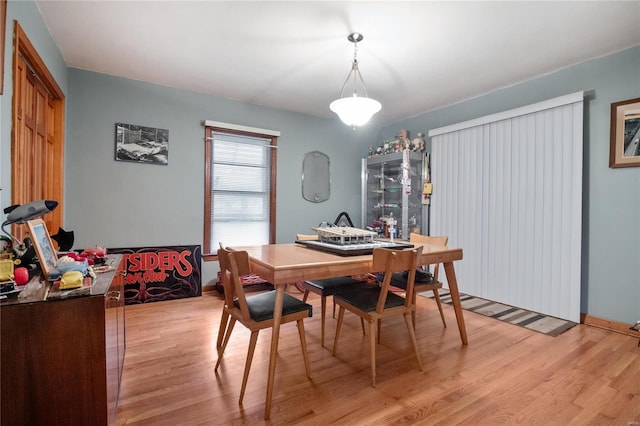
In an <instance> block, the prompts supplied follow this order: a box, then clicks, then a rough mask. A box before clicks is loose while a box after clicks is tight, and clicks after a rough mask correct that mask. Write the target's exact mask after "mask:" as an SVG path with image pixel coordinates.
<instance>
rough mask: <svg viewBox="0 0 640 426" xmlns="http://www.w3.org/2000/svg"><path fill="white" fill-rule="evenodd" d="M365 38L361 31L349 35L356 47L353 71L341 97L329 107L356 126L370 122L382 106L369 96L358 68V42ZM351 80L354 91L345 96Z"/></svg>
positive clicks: (348, 122) (343, 119) (348, 38)
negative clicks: (360, 89)
mask: <svg viewBox="0 0 640 426" xmlns="http://www.w3.org/2000/svg"><path fill="white" fill-rule="evenodd" d="M363 38H364V36H363V35H362V34H360V33H351V34H349V36H348V37H347V40H349V41H350V42H352V43H353V44H354V47H355V48H354V53H353V64H352V65H351V71H349V74H348V75H347V79H346V80H345V81H344V84H343V85H342V91H341V92H340V99H336V100H335V101H333V102H331V104H330V105H329V109H331V111H333V112H335V113H336V114H338V117H340V120H342V121H343V122H344V123H345V124H347V125H349V126H352V127H354V128H355V127H357V126H362V125H363V124H365V123H366V122H368V121H369V119H371V117H372V116H373V114H375V113H376V112H378V111H380V109H381V108H382V105H381V104H380V102H378V101H376V100H375V99H371V98H369V97H368V94H367V86H365V84H364V80H363V79H362V75H360V70H359V69H358V42H360V41H362V39H363ZM358 80H359V82H358ZM349 82H352V85H353V91H351V90H349V91H348V92H347V95H346V96H345V93H344V92H345V88H346V87H347V85H348V84H349ZM359 87H360V88H362V91H361V92H359V91H358V90H359ZM363 95H364V96H363Z"/></svg>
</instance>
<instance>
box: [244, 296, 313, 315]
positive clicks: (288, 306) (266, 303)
mask: <svg viewBox="0 0 640 426" xmlns="http://www.w3.org/2000/svg"><path fill="white" fill-rule="evenodd" d="M275 299H276V292H275V291H269V292H267V293H261V294H256V295H254V296H248V297H247V298H246V300H247V306H248V307H249V314H250V316H251V319H252V320H254V321H257V322H260V321H267V320H270V319H273V305H274V303H275ZM234 305H235V306H236V308H239V307H240V305H239V304H238V301H237V300H236V301H234ZM305 310H308V311H309V316H312V313H313V307H312V306H311V305H309V304H308V303H304V302H302V301H301V300H298V299H296V298H295V297H293V296H291V295H290V294H287V293H285V294H284V300H283V303H282V315H289V314H293V313H295V312H302V311H305Z"/></svg>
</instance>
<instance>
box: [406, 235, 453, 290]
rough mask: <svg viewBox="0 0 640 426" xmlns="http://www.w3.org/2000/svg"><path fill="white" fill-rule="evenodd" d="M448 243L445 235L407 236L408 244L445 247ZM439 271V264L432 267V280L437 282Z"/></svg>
mask: <svg viewBox="0 0 640 426" xmlns="http://www.w3.org/2000/svg"><path fill="white" fill-rule="evenodd" d="M448 241H449V237H447V236H446V235H442V236H437V237H432V236H430V235H420V234H416V233H411V234H409V242H410V243H416V244H427V245H430V246H440V247H446V246H447V242H448ZM439 269H440V264H439V263H436V264H435V265H434V266H433V280H434V281H438V270H439Z"/></svg>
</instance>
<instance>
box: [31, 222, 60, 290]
mask: <svg viewBox="0 0 640 426" xmlns="http://www.w3.org/2000/svg"><path fill="white" fill-rule="evenodd" d="M27 226H28V227H29V234H30V235H31V240H32V243H33V247H34V248H35V249H36V254H37V255H38V261H39V262H40V268H41V269H42V275H44V278H45V279H46V280H48V279H49V275H50V274H51V271H53V270H54V269H55V267H56V263H57V262H58V256H57V255H56V250H55V248H54V247H53V242H52V241H51V237H50V236H49V231H48V230H47V225H46V224H45V223H44V221H43V220H42V219H34V220H29V221H27Z"/></svg>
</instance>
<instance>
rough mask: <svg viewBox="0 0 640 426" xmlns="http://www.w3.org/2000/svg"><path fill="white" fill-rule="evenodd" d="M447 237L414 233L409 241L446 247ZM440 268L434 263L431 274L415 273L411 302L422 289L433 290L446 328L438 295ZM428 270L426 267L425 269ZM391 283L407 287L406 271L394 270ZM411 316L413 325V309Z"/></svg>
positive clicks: (440, 286) (414, 323)
mask: <svg viewBox="0 0 640 426" xmlns="http://www.w3.org/2000/svg"><path fill="white" fill-rule="evenodd" d="M448 240H449V237H447V236H438V237H432V236H428V235H420V234H416V233H411V234H409V242H411V243H415V244H427V245H431V246H438V247H446V246H447V241H448ZM439 269H440V264H439V263H436V264H435V265H434V266H433V274H430V273H425V274H416V280H415V283H414V286H413V296H412V297H413V304H414V305H415V304H416V294H417V293H420V292H423V291H429V290H431V291H433V297H434V299H435V301H436V304H437V305H438V310H439V311H440V319H442V325H443V326H444V327H445V328H446V327H447V322H446V321H445V319H444V312H443V311H442V302H441V301H440V295H439V294H438V289H440V288H442V283H441V282H440V281H438V270H439ZM427 272H428V269H427ZM391 285H392V286H394V287H397V288H401V289H403V290H406V289H407V271H404V272H394V273H393V275H392V277H391ZM412 317H413V325H414V327H415V325H416V312H415V311H414V312H413V314H412Z"/></svg>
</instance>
